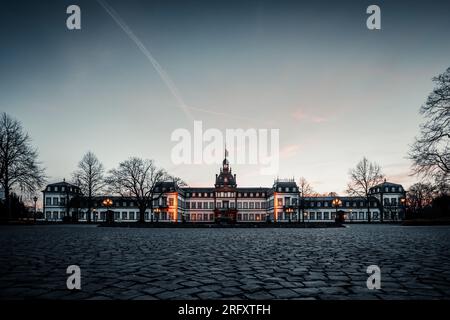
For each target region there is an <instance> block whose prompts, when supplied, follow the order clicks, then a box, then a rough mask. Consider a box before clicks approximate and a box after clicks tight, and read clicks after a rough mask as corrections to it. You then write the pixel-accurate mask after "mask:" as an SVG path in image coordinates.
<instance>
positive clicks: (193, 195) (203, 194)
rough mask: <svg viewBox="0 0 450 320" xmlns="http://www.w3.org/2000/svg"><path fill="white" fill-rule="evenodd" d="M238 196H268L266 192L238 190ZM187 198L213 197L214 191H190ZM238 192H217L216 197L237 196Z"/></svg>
mask: <svg viewBox="0 0 450 320" xmlns="http://www.w3.org/2000/svg"><path fill="white" fill-rule="evenodd" d="M237 196H238V198H254V197H256V198H259V197H263V198H264V197H266V193H265V192H237ZM186 197H187V198H213V197H214V192H192V193H190V192H188V193H186ZM235 197H236V192H216V198H235Z"/></svg>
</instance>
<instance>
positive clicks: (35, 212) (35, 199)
mask: <svg viewBox="0 0 450 320" xmlns="http://www.w3.org/2000/svg"><path fill="white" fill-rule="evenodd" d="M33 201H34V216H33V220H34V223H36V214H37V211H36V209H37V207H36V202H37V201H38V198H37V197H36V196H35V197H34V198H33Z"/></svg>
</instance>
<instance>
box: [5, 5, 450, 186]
mask: <svg viewBox="0 0 450 320" xmlns="http://www.w3.org/2000/svg"><path fill="white" fill-rule="evenodd" d="M71 4H77V5H78V6H79V7H80V8H81V30H68V29H67V27H66V19H67V17H68V16H69V15H68V14H67V13H66V8H67V6H69V5H71ZM371 4H377V5H379V6H380V8H381V30H368V29H367V27H366V19H367V17H368V16H369V15H368V14H367V13H366V8H367V7H368V6H369V5H371ZM111 13H112V14H111ZM449 16H450V2H448V1H415V2H414V1H377V2H371V1H314V2H313V1H311V2H303V1H214V0H213V1H170V0H169V1H117V0H102V1H81V0H71V1H61V0H60V1H56V0H55V1H29V2H27V1H20V0H17V1H5V0H0V112H7V113H8V114H10V115H11V116H13V117H15V118H16V119H18V120H20V121H21V122H22V124H23V126H24V128H25V129H26V131H27V132H28V133H29V134H30V136H31V137H32V139H33V145H34V146H36V147H37V149H38V150H39V159H40V161H42V163H43V165H44V166H45V168H46V173H47V176H48V182H56V181H59V180H62V179H63V178H65V179H66V180H70V178H71V173H72V172H73V171H74V170H75V169H76V166H77V163H78V161H79V160H80V159H81V157H82V156H83V154H85V153H86V152H87V151H89V150H90V151H92V152H94V153H95V154H96V155H97V157H98V158H99V159H100V160H101V161H102V163H103V164H104V166H105V168H106V169H111V168H114V167H116V166H117V165H118V164H119V163H120V162H121V161H123V160H126V159H127V158H129V157H131V156H138V157H142V158H148V159H154V160H155V161H156V163H157V165H158V166H161V167H163V168H165V169H166V170H168V171H169V172H170V173H171V174H174V175H176V176H179V177H181V178H182V179H183V180H184V181H186V182H187V184H188V185H190V186H205V187H209V186H213V184H214V177H215V174H216V173H218V171H219V167H220V165H219V164H210V165H206V164H184V165H176V164H174V162H173V160H172V158H171V152H172V149H173V148H174V146H175V144H176V143H175V142H173V141H171V134H172V133H173V132H174V130H176V129H178V128H186V129H188V130H190V131H192V129H193V120H199V121H202V123H203V127H204V128H205V129H207V128H216V129H219V130H221V131H223V132H224V131H225V130H226V129H237V128H242V129H249V128H255V129H268V130H270V129H279V137H280V140H279V141H280V153H279V155H280V163H279V170H278V172H277V173H276V174H269V175H262V174H261V173H260V166H259V165H251V164H233V163H232V164H231V165H232V168H233V172H234V173H236V174H237V183H238V185H239V186H271V185H272V183H273V180H274V179H275V178H277V177H279V178H292V177H293V178H295V179H296V180H297V179H298V178H299V177H301V176H303V177H305V178H306V179H307V180H308V181H310V183H311V184H312V185H313V187H314V189H315V190H316V191H317V192H320V193H327V192H332V191H333V192H337V193H339V194H344V192H345V189H346V185H347V182H348V171H349V169H350V168H352V167H354V166H355V165H356V164H357V162H358V161H359V160H360V159H362V158H363V156H366V157H367V158H368V159H369V160H371V161H375V162H377V163H378V164H380V165H381V167H382V168H383V172H384V173H385V174H386V177H387V179H388V180H389V181H392V182H396V183H401V184H403V185H404V186H405V187H408V186H409V185H410V184H412V183H414V182H415V181H416V179H417V178H416V177H411V176H410V175H409V174H410V164H411V163H410V161H409V160H408V159H407V152H408V148H409V145H410V144H411V143H412V142H413V139H414V136H416V135H417V134H418V132H419V125H420V123H421V122H422V120H423V119H422V118H421V116H420V114H419V108H420V106H421V105H422V104H423V103H424V102H425V101H426V98H427V96H428V94H429V93H430V92H431V90H432V89H433V82H432V78H433V77H434V76H436V75H438V74H439V73H442V72H444V71H445V69H446V68H448V67H449V66H450V41H449V40H450V19H448V17H449ZM118 22H119V23H118Z"/></svg>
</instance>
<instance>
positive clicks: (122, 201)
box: [43, 158, 405, 223]
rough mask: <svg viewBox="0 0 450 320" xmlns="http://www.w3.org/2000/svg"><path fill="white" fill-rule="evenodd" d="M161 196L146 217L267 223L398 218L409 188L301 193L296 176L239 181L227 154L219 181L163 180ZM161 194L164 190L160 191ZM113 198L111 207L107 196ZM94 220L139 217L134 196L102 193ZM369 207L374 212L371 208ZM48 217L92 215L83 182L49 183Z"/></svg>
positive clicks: (45, 197)
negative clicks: (362, 193)
mask: <svg viewBox="0 0 450 320" xmlns="http://www.w3.org/2000/svg"><path fill="white" fill-rule="evenodd" d="M156 189H157V190H156V191H157V193H158V199H156V198H155V199H154V201H153V211H152V212H150V210H149V209H148V210H147V211H146V213H145V220H146V221H161V222H173V223H177V222H195V223H197V222H198V223H218V222H227V223H261V222H280V223H289V222H299V221H301V222H305V223H308V222H332V221H334V220H335V218H336V217H337V215H340V216H343V217H344V218H345V220H346V221H355V222H357V221H367V220H368V218H369V217H368V214H370V218H371V220H372V221H397V220H401V219H402V218H403V215H404V210H405V207H404V201H405V190H404V189H403V187H402V186H401V185H399V184H394V183H390V182H386V181H385V182H384V183H382V184H380V185H378V186H375V187H374V188H372V189H371V190H370V197H369V201H368V203H367V199H366V197H349V196H343V197H339V196H337V197H323V196H318V197H308V196H304V195H302V194H301V193H300V191H299V188H298V185H297V183H296V182H295V181H294V179H283V180H282V179H277V180H275V181H274V183H273V185H272V187H267V188H261V187H238V184H237V178H236V174H233V172H232V170H231V167H230V164H229V162H228V160H227V159H226V158H225V159H224V160H223V163H222V167H221V168H220V172H219V173H218V174H216V177H215V183H214V186H211V187H204V188H203V187H201V188H192V187H180V186H178V185H177V183H175V182H172V181H167V182H162V183H159V184H158V185H157V188H156ZM159 195H161V196H159ZM106 198H108V199H111V200H112V204H110V206H108V207H106V206H105V205H104V203H103V200H105V199H106ZM92 208H93V210H92V212H91V217H90V218H91V219H90V220H91V221H97V222H101V221H106V219H107V212H108V210H109V212H111V211H112V212H113V217H114V221H116V222H133V221H137V220H138V219H139V209H138V207H137V204H136V201H134V199H133V198H126V197H118V196H109V195H104V196H97V197H95V198H94V199H93V202H92ZM368 211H369V213H368ZM43 212H44V220H47V221H61V220H63V218H64V217H66V216H68V217H75V216H76V217H77V220H78V221H87V220H88V217H87V213H88V210H87V201H86V197H84V196H83V195H82V193H81V191H80V188H79V187H77V186H75V185H73V184H70V183H67V182H65V181H63V182H60V183H54V184H49V185H48V186H47V187H46V188H45V190H43Z"/></svg>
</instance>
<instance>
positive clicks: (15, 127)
mask: <svg viewBox="0 0 450 320" xmlns="http://www.w3.org/2000/svg"><path fill="white" fill-rule="evenodd" d="M37 158H38V152H37V150H36V149H35V148H34V147H32V145H31V138H30V136H29V135H28V134H27V133H26V132H24V130H23V128H22V124H21V123H20V122H19V121H18V120H16V119H14V118H12V117H11V116H9V115H8V114H6V113H2V114H1V115H0V185H1V186H2V187H3V189H4V191H5V202H6V207H7V218H8V219H11V215H12V208H11V201H10V200H11V192H12V191H13V190H15V191H21V192H26V193H30V194H33V193H35V192H36V190H37V189H38V188H41V187H42V186H43V185H44V183H45V174H44V169H43V168H42V167H41V164H40V163H39V162H38V160H37Z"/></svg>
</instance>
